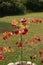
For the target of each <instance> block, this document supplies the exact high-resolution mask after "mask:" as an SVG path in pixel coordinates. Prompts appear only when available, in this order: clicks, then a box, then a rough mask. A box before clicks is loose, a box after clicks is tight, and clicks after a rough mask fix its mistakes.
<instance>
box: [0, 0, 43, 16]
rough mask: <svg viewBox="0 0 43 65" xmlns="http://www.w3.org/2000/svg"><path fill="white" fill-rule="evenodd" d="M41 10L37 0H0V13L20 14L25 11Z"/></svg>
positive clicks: (41, 3)
mask: <svg viewBox="0 0 43 65" xmlns="http://www.w3.org/2000/svg"><path fill="white" fill-rule="evenodd" d="M28 10H29V11H34V12H35V11H43V2H41V1H39V0H0V15H6V14H7V15H8V14H22V13H25V12H26V11H28Z"/></svg>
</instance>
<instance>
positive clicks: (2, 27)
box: [0, 22, 13, 33]
mask: <svg viewBox="0 0 43 65" xmlns="http://www.w3.org/2000/svg"><path fill="white" fill-rule="evenodd" d="M12 29H13V28H12V27H11V25H10V23H6V22H0V33H3V32H4V31H6V30H7V31H12Z"/></svg>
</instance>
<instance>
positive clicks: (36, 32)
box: [0, 12, 43, 65]
mask: <svg viewBox="0 0 43 65" xmlns="http://www.w3.org/2000/svg"><path fill="white" fill-rule="evenodd" d="M21 18H27V19H28V18H37V19H41V20H42V23H41V24H37V23H31V25H30V28H29V31H28V34H26V35H24V36H23V49H22V51H23V52H22V60H25V61H30V58H29V56H30V55H36V59H35V60H32V62H35V63H36V64H37V65H43V64H42V63H41V62H40V58H39V55H38V52H39V51H40V50H41V51H42V52H43V12H39V13H28V14H25V15H16V16H5V17H2V18H0V47H6V46H11V47H12V48H13V49H14V52H6V53H4V52H3V54H4V56H5V57H6V58H5V59H4V60H0V65H7V64H8V63H9V62H16V61H21V49H20V48H18V47H17V45H16V41H18V40H19V35H17V36H16V35H13V36H11V37H10V38H8V39H7V40H6V41H5V40H3V39H2V33H3V32H4V31H5V30H7V31H12V30H13V28H12V27H11V26H10V23H11V22H12V19H16V20H17V21H19V20H20V19H21ZM33 36H39V37H40V38H41V42H36V43H35V44H34V46H31V44H30V43H29V44H27V45H26V44H25V43H24V41H25V39H28V38H29V40H30V42H31V41H32V38H33Z"/></svg>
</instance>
